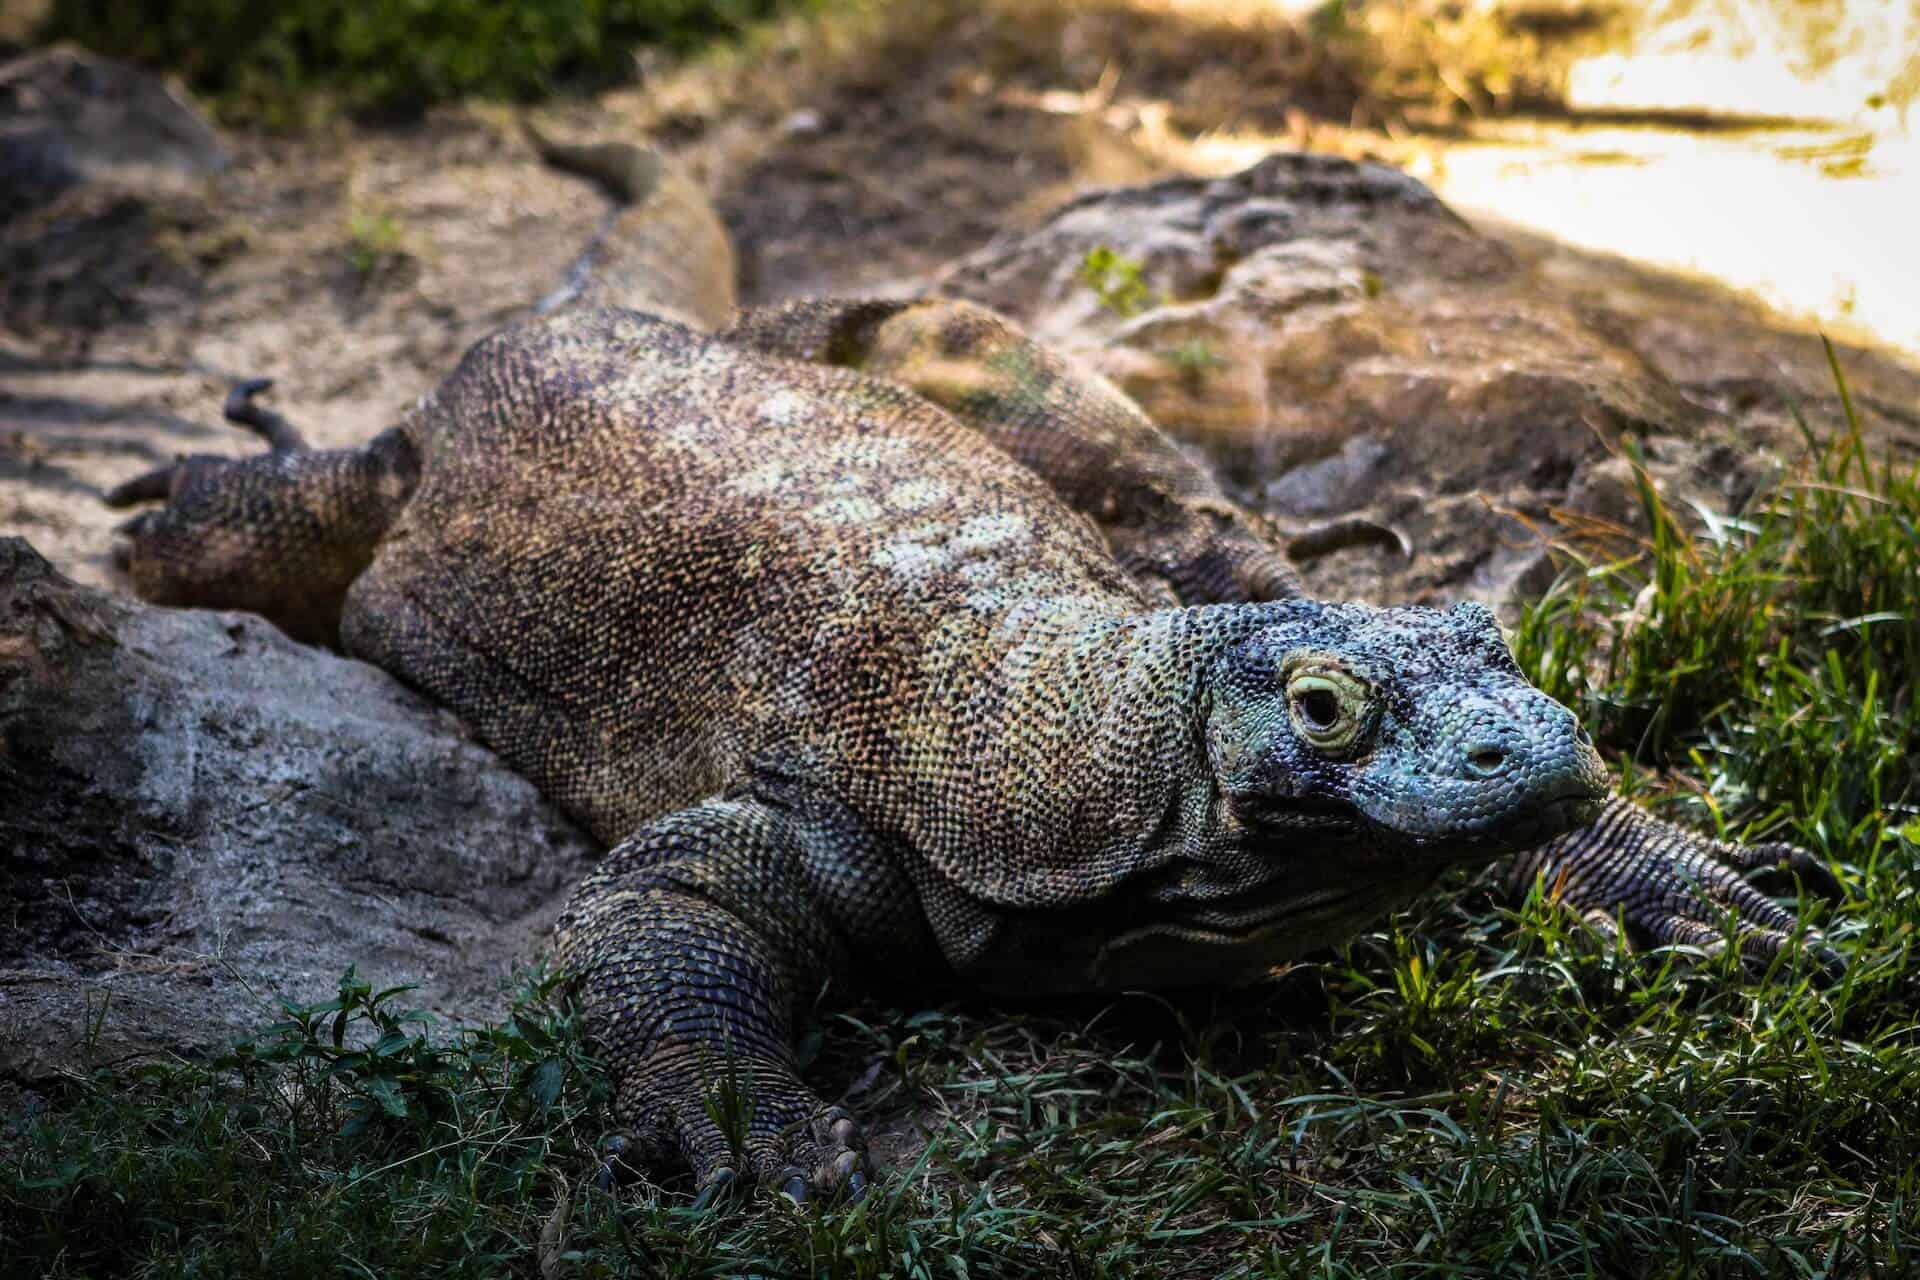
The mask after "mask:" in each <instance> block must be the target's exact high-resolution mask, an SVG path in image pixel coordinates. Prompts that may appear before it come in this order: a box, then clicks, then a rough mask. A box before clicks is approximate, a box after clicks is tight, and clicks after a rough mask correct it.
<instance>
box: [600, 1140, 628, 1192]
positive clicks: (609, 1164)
mask: <svg viewBox="0 0 1920 1280" xmlns="http://www.w3.org/2000/svg"><path fill="white" fill-rule="evenodd" d="M632 1145H633V1144H632V1143H631V1142H630V1141H629V1140H628V1138H627V1136H626V1135H625V1134H623V1133H610V1134H608V1135H607V1136H606V1137H604V1138H602V1139H601V1140H600V1164H599V1166H598V1167H597V1168H595V1169H594V1171H593V1185H594V1186H596V1187H598V1188H600V1190H602V1191H606V1192H612V1190H613V1189H614V1188H615V1187H616V1186H618V1185H620V1184H621V1183H622V1182H625V1181H626V1180H627V1177H628V1176H629V1175H630V1174H631V1172H632V1170H631V1169H630V1168H629V1167H628V1165H627V1163H626V1160H625V1156H626V1154H627V1151H628V1149H629V1148H630V1147H631V1146H632Z"/></svg>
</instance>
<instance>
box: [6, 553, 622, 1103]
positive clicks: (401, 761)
mask: <svg viewBox="0 0 1920 1280" xmlns="http://www.w3.org/2000/svg"><path fill="white" fill-rule="evenodd" d="M0 815H3V816H4V817H3V820H0V904H4V907H3V909H0V1078H11V1079H14V1080H17V1081H30V1080H33V1079H37V1078H41V1077H44V1076H46V1075H48V1074H50V1073H51V1072H52V1071H54V1070H56V1069H58V1068H61V1067H65V1066H70V1065H73V1064H75V1063H78V1062H80V1061H82V1060H83V1059H87V1058H91V1059H92V1060H94V1061H104V1060H112V1059H115V1058H119V1057H124V1056H127V1055H130V1054H136V1053H143V1052H149V1051H152V1050H154V1049H158V1048H183V1049H184V1048H191V1047H207V1046H218V1045H221V1044H223V1043H226V1042H228V1041H230V1040H232V1039H233V1038H234V1037H235V1036H238V1035H241V1034H244V1033H246V1032H248V1031H250V1030H253V1029H257V1028H258V1027H260V1026H263V1025H264V1024H265V1023H267V1022H269V1021H272V1020H273V1018H274V1016H275V1014H276V1013H277V1009H278V1005H277V1001H278V999H280V998H292V999H296V1000H303V1001H313V1000H320V999H325V998H327V997H328V996H330V995H331V994H332V992H333V989H334V986H335V984H336V980H337V979H338V978H339V976H340V974H341V973H342V972H343V971H344V970H345V969H346V968H347V967H348V966H349V965H357V966H358V967H359V971H360V973H361V975H362V976H363V977H365V978H367V979H368V980H370V981H373V982H375V983H377V984H380V985H382V986H386V985H394V984H399V983H417V984H419V986H420V988H421V989H420V991H419V992H418V993H417V994H416V997H415V1003H416V1004H417V1005H418V1006H419V1007H424V1008H428V1009H434V1010H438V1011H439V1012H441V1013H442V1014H443V1015H448V1016H455V1017H463V1018H471V1017H475V1016H480V1015H484V1014H487V1013H490V1012H496V1011H497V1010H498V1009H499V1008H500V1007H501V1006H502V1004H503V1000H502V993H503V991H504V989H505V988H506V986H507V984H508V983H509V981H510V979H511V975H512V965H513V962H514V960H515V958H516V957H521V958H531V957H532V956H533V954H534V952H535V950H536V948H537V946H538V945H539V942H540V940H541V938H542V935H543V934H544V932H545V931H546V929H547V927H548V926H549V924H550V923H551V921H552V919H553V918H554V916H555V915H556V914H557V913H558V910H559V908H560V906H561V904H562V903H563V902H564V899H565V897H566V894H567V893H568V891H569V889H570V888H571V886H572V885H573V884H574V883H575V882H576V881H577V880H578V879H579V877H580V875H581V874H582V873H583V871H584V869H585V867H586V866H587V865H588V864H589V862H590V861H591V859H592V857H593V854H594V847H593V845H592V843H591V842H590V841H589V840H588V839H587V838H586V837H585V836H584V835H582V834H581V833H580V832H579V831H578V830H577V829H576V828H575V827H574V826H573V825H572V824H570V823H569V822H568V821H567V820H566V819H565V818H563V817H562V816H561V815H560V814H559V813H558V812H556V811H555V810H554V809H553V808H552V807H551V806H549V805H548V804H547V803H546V802H545V801H544V800H542V799H541V797H540V796H539V794H538V793H536V792H535V791H534V789H533V786H532V785H531V784H530V783H528V782H526V781H525V780H524V779H522V778H520V777H519V776H518V775H516V774H514V773H513V772H511V771H510V770H509V769H508V768H507V767H506V766H505V765H504V764H502V763H501V762H500V761H499V760H498V759H497V758H496V757H494V756H493V755H492V753H490V752H488V751H487V750H486V749H485V748H483V747H481V746H480V745H479V744H478V743H476V742H475V741H474V740H473V739H472V738H471V737H470V736H469V734H468V733H467V732H466V730H465V729H464V728H462V726H461V725H460V723H459V722H458V721H456V720H455V719H454V718H453V717H452V716H451V715H449V714H447V713H446V712H444V711H441V710H439V709H437V708H436V707H434V706H432V705H431V704H429V703H428V702H426V701H425V700H424V699H423V698H421V697H419V696H418V695H416V694H414V693H412V692H410V691H409V690H407V689H406V688H404V687H402V686H401V685H400V684H398V683H397V682H396V681H394V680H393V679H392V678H391V677H389V676H387V675H386V674H384V673H383V672H381V671H379V670H377V669H375V668H373V667H371V666H368V665H366V664H365V663H361V662H355V661H352V660H350V659H347V658H343V657H339V656H337V655H335V654H332V653H328V652H325V651H322V650H319V649H314V648H309V647H307V646H304V645H300V644H296V643H294V642H293V641H291V640H289V639H287V638H286V637H285V636H284V635H282V634H280V633H279V632H278V631H276V630H275V629H274V628H273V627H272V626H271V625H269V624H268V623H266V622H265V621H263V620H261V619H260V618H257V617H254V616H251V615H247V614H238V613H216V612H210V611H202V610H183V609H160V608H151V607H148V606H145V605H142V604H138V603H135V602H132V601H129V600H126V599H123V598H121V597H117V596H113V595H109V594H107V593H105V592H101V591H97V590H94V589H92V588H87V587H80V586H77V585H75V584H74V583H72V582H70V581H68V580H66V579H65V578H63V577H61V576H60V575H59V574H58V573H57V572H55V571H54V570H53V568H52V567H51V566H49V565H48V564H47V562H46V561H45V560H44V559H42V558H41V557H40V556H39V554H38V553H36V552H35V551H34V550H33V549H32V548H31V547H30V546H28V545H27V543H26V542H24V541H23V540H21V539H19V538H4V539H0Z"/></svg>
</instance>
